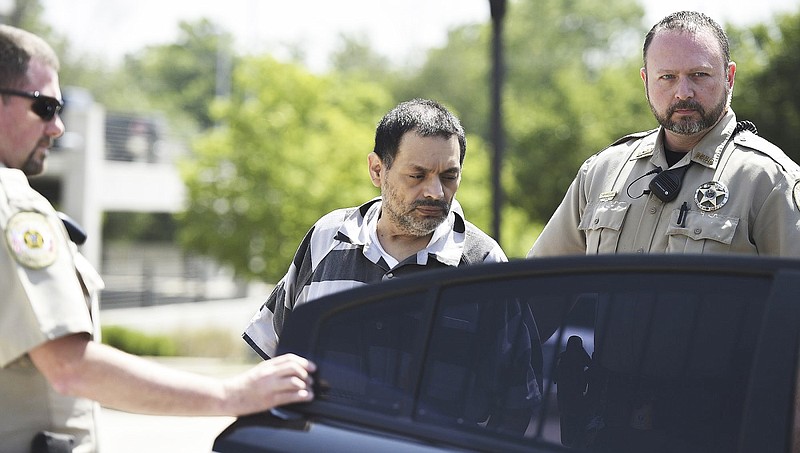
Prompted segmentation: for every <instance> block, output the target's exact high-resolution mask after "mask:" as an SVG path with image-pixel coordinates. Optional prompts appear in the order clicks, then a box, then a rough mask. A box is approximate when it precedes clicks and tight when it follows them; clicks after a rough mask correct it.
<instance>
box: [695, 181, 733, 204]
mask: <svg viewBox="0 0 800 453" xmlns="http://www.w3.org/2000/svg"><path fill="white" fill-rule="evenodd" d="M727 202H728V188H727V187H725V184H722V183H721V182H719V181H709V182H707V183H705V184H703V185H701V186H700V187H698V188H697V191H696V192H695V193H694V203H695V204H696V205H697V207H698V208H700V209H701V210H703V211H716V210H717V209H719V208H721V207H723V206H725V203H727Z"/></svg>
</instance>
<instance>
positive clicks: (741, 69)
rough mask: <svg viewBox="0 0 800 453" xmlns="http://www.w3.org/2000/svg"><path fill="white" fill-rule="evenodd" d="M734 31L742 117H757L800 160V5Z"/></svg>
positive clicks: (736, 105)
mask: <svg viewBox="0 0 800 453" xmlns="http://www.w3.org/2000/svg"><path fill="white" fill-rule="evenodd" d="M730 34H731V41H732V46H731V47H732V54H733V59H734V61H737V71H736V83H735V85H734V90H735V91H734V93H735V94H734V100H733V103H732V105H733V109H734V111H735V112H736V115H737V117H738V119H747V120H751V121H753V122H754V123H755V124H756V126H757V127H758V132H759V135H761V136H763V137H764V138H766V139H767V140H769V141H771V142H772V143H774V144H776V145H777V146H778V147H780V148H781V149H783V150H784V151H785V152H786V154H788V155H789V157H791V158H792V159H793V160H794V161H795V162H800V149H798V148H797V146H796V144H797V143H798V142H800V90H798V89H797V86H796V85H797V74H798V72H800V10H798V12H795V13H794V14H782V15H779V16H777V17H776V18H775V21H774V24H772V25H767V24H758V25H755V26H752V27H749V28H746V29H743V30H736V31H735V32H734V33H730Z"/></svg>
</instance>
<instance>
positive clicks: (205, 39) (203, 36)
mask: <svg viewBox="0 0 800 453" xmlns="http://www.w3.org/2000/svg"><path fill="white" fill-rule="evenodd" d="M179 27H180V34H179V36H178V39H177V41H176V42H175V43H173V44H168V45H157V46H150V47H147V48H145V49H143V50H141V51H140V52H138V53H136V54H132V55H128V56H126V58H125V62H124V63H123V67H122V68H121V71H122V73H123V76H121V78H122V80H123V81H125V82H126V83H129V84H130V85H132V86H133V87H134V88H135V90H134V91H131V93H132V94H134V95H135V94H136V93H137V92H138V91H139V90H140V91H141V92H143V93H144V94H145V96H144V97H145V98H146V99H147V100H148V101H149V104H150V107H151V108H152V109H157V110H161V111H165V112H167V113H169V114H170V115H171V116H173V117H178V118H190V119H191V120H192V122H194V123H195V124H196V125H197V127H198V128H199V129H200V130H204V129H207V128H209V127H211V126H213V125H214V120H213V119H212V118H211V117H210V116H209V105H210V104H211V102H212V101H213V100H214V98H215V97H216V96H217V95H222V96H224V95H226V94H227V91H228V89H229V88H228V87H229V85H230V83H229V82H230V73H231V72H232V69H233V68H234V67H235V65H236V59H235V58H234V51H233V37H232V36H231V35H230V33H228V32H225V31H223V30H222V29H221V28H220V27H218V26H217V25H215V24H214V23H213V22H212V21H210V20H208V19H200V20H198V21H196V22H181V23H180V25H179ZM99 100H100V101H101V102H103V103H105V104H106V105H109V106H110V107H111V108H120V107H122V106H117V105H116V104H115V103H114V101H113V99H107V98H106V96H100V97H99ZM128 108H129V106H128Z"/></svg>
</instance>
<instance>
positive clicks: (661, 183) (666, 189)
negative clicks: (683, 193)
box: [650, 162, 692, 203]
mask: <svg viewBox="0 0 800 453" xmlns="http://www.w3.org/2000/svg"><path fill="white" fill-rule="evenodd" d="M691 165H692V164H691V162H690V163H689V164H688V165H684V166H683V167H678V168H671V169H669V170H664V171H661V168H658V169H657V171H656V173H658V176H656V177H655V178H653V179H652V180H651V181H650V192H651V193H652V194H653V195H655V196H656V197H657V198H658V199H659V200H661V201H663V202H664V203H668V202H670V201H672V200H674V199H675V198H677V197H678V192H680V190H681V185H682V184H683V176H684V175H685V174H686V170H688V169H689V167H690V166H691Z"/></svg>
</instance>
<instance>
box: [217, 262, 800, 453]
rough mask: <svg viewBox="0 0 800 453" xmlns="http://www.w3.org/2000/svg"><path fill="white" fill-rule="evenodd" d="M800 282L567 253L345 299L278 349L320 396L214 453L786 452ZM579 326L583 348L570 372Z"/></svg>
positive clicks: (396, 284) (764, 268)
mask: <svg viewBox="0 0 800 453" xmlns="http://www.w3.org/2000/svg"><path fill="white" fill-rule="evenodd" d="M798 277H800V263H798V262H797V261H792V260H776V259H771V260H768V259H757V258H748V257H707V256H652V255H650V256H601V257H573V258H558V259H540V260H526V261H518V262H512V263H503V264H494V265H483V266H475V267H471V268H467V269H455V270H445V271H434V272H429V273H422V274H420V275H416V276H410V277H406V278H403V279H398V280H396V281H392V282H386V283H381V284H376V285H372V286H367V287H363V288H359V289H356V290H352V291H348V292H343V293H339V294H335V295H332V296H329V297H327V298H324V299H319V300H317V301H313V302H310V303H308V304H306V305H303V306H300V307H298V308H297V309H296V311H295V312H294V313H293V314H292V316H291V317H290V319H289V321H288V323H287V324H286V326H285V329H284V334H283V337H282V338H281V342H280V345H279V353H284V352H293V353H296V354H298V355H302V356H305V357H308V358H310V359H311V360H313V361H315V362H316V363H317V365H318V371H317V375H316V376H315V378H316V382H317V389H316V395H317V397H316V399H315V401H314V402H312V403H309V404H304V405H296V406H293V407H290V408H286V409H283V410H281V411H277V412H274V413H273V414H262V415H260V416H258V417H256V418H252V417H251V418H243V419H241V420H239V421H237V422H236V423H234V424H233V425H232V426H231V427H230V428H229V429H228V430H226V431H225V432H223V433H222V434H221V435H220V436H219V438H218V439H217V442H216V443H215V451H275V450H270V448H272V447H271V446H275V445H280V441H281V439H285V438H286V436H291V437H292V442H294V445H296V446H297V448H298V449H300V450H304V449H308V448H313V447H312V446H314V447H319V446H326V447H327V448H326V450H328V451H335V450H337V449H336V448H334V445H345V446H348V445H349V446H351V447H352V446H353V445H358V444H356V443H355V442H362V444H363V442H365V441H364V437H365V436H366V437H367V438H375V439H381V440H383V441H385V442H386V443H387V444H385V445H383V446H382V447H381V449H383V450H390V451H395V450H403V449H404V448H411V449H419V448H423V447H424V448H431V449H460V450H477V451H561V450H563V449H565V448H566V447H565V446H569V447H570V448H572V449H575V450H584V451H720V452H722V451H725V452H729V451H737V450H738V451H785V450H786V448H787V447H788V445H789V444H790V442H791V424H792V414H793V404H792V402H793V398H794V370H795V369H796V363H797V360H796V359H797V345H798V338H797V330H798V329H797V328H796V326H797V322H798V321H800V316H798V314H799V313H800V310H799V309H798V306H797V302H798V301H800V299H798V296H799V295H800V278H798ZM576 328H579V329H578V330H576ZM553 331H555V333H553V334H552V335H551V332H553ZM576 331H581V332H588V333H587V334H584V335H583V336H584V337H586V338H582V340H583V344H584V346H586V347H587V349H589V350H588V351H586V352H585V353H583V354H585V356H583V357H584V358H585V363H584V362H581V363H582V364H579V366H577V367H573V368H572V371H570V372H567V371H566V370H567V368H568V367H567V366H566V365H565V363H566V361H567V357H568V356H567V355H565V354H563V353H562V352H563V351H564V345H565V344H566V343H567V340H568V336H569V335H568V333H569V332H576ZM540 334H541V335H540ZM542 335H543V336H547V337H549V340H548V339H547V338H541V336H542ZM545 340H548V341H545ZM573 344H577V343H573ZM543 345H544V346H543ZM559 359H560V360H561V365H560V366H559V365H558V362H559ZM554 381H555V382H554ZM576 383H577V384H576ZM553 387H555V388H556V389H557V390H558V397H557V398H556V397H555V396H556V392H554V391H552V389H553ZM576 388H577V389H578V390H577V392H576V390H575V389H576ZM559 404H560V405H561V407H559ZM287 417H288V419H287ZM281 420H282V421H281ZM323 431H324V433H325V434H324V436H323V435H322V434H321V432H323ZM245 433H246V435H245ZM326 438H327V439H328V442H327V443H326ZM334 439H335V442H334ZM359 439H360V440H359ZM351 441H352V443H351ZM756 447H758V448H756ZM245 448H250V450H246V449H245ZM332 448H333V450H331V449H332ZM344 450H347V448H343V449H342V451H344Z"/></svg>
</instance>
